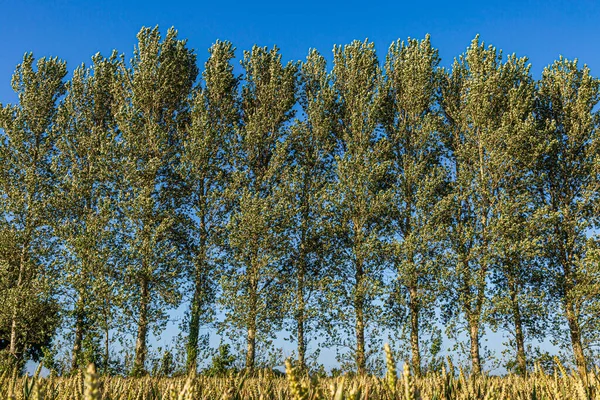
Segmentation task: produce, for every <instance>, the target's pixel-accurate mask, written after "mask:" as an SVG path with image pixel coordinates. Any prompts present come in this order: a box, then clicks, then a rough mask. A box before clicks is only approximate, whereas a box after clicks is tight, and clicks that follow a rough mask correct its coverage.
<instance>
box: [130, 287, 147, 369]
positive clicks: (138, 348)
mask: <svg viewBox="0 0 600 400" xmlns="http://www.w3.org/2000/svg"><path fill="white" fill-rule="evenodd" d="M148 286H149V285H148V280H147V279H146V278H142V280H141V282H140V290H141V293H140V316H139V320H138V332H137V339H136V342H135V362H134V365H133V374H134V375H142V374H144V373H145V363H146V354H147V351H148V349H147V344H146V338H147V335H148V305H149V303H150V294H149V290H148V289H149V288H148Z"/></svg>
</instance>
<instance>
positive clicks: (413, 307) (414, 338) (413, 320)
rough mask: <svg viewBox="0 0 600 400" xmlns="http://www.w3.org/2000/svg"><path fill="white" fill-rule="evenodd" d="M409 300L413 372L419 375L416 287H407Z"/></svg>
mask: <svg viewBox="0 0 600 400" xmlns="http://www.w3.org/2000/svg"><path fill="white" fill-rule="evenodd" d="M409 294H410V300H409V305H408V307H409V309H410V347H411V350H412V368H413V374H414V375H415V376H417V377H419V376H421V351H420V349H419V300H418V298H417V287H416V286H411V287H410V288H409Z"/></svg>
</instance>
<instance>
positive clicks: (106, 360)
mask: <svg viewBox="0 0 600 400" xmlns="http://www.w3.org/2000/svg"><path fill="white" fill-rule="evenodd" d="M109 344H110V336H109V329H108V324H107V325H106V328H105V329H104V373H105V374H107V375H108V366H109V364H110V353H109V347H108V346H109Z"/></svg>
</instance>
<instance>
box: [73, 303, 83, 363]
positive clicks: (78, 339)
mask: <svg viewBox="0 0 600 400" xmlns="http://www.w3.org/2000/svg"><path fill="white" fill-rule="evenodd" d="M83 324H84V309H83V296H82V295H81V293H80V294H79V298H78V299H77V305H76V310H75V340H74V341H73V354H72V355H71V370H72V371H75V370H77V369H78V368H79V362H80V361H81V344H82V342H83Z"/></svg>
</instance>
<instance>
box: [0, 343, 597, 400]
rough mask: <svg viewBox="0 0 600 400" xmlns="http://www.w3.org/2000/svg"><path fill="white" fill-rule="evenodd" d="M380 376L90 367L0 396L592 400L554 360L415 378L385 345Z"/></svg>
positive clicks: (24, 399) (592, 391)
mask: <svg viewBox="0 0 600 400" xmlns="http://www.w3.org/2000/svg"><path fill="white" fill-rule="evenodd" d="M386 354H387V360H386V364H387V373H386V376H385V377H383V378H379V377H374V376H364V377H350V376H342V377H337V378H321V379H317V378H314V377H313V378H311V377H309V376H308V375H306V374H303V373H302V372H301V371H299V370H298V369H297V368H295V367H294V366H293V365H292V363H291V361H290V360H288V361H286V377H280V376H277V375H275V374H274V373H273V372H272V371H256V372H255V373H254V374H253V375H252V376H250V375H249V374H245V373H238V374H232V375H231V376H226V377H206V376H202V375H190V376H187V377H174V378H157V377H150V376H148V377H142V378H127V377H108V376H106V377H105V376H100V375H98V374H97V373H96V368H95V366H94V365H93V364H90V365H89V366H88V368H87V370H86V371H81V370H80V371H78V373H77V374H75V375H73V376H70V377H57V376H53V375H50V376H48V377H41V376H40V374H39V369H38V371H36V373H35V374H34V375H33V376H23V377H20V376H17V374H16V373H13V374H10V373H4V374H3V375H2V376H1V377H0V398H1V399H8V400H67V399H68V400H71V399H74V400H75V399H76V400H80V399H83V400H116V399H123V400H167V399H168V400H196V399H197V400H209V399H219V400H242V399H248V400H270V399H273V400H275V399H277V400H283V399H293V400H317V399H321V400H325V399H331V400H367V399H370V400H395V399H398V400H400V399H402V400H455V399H456V400H459V399H460V400H475V399H484V400H513V399H514V400H597V399H600V389H599V382H600V381H599V376H600V374H599V371H598V370H592V371H588V372H587V373H586V374H585V375H582V374H580V373H578V372H575V371H570V372H569V371H567V370H566V369H565V367H564V366H563V365H561V364H560V362H559V361H558V360H556V368H555V370H554V372H553V373H552V374H548V373H545V372H544V371H543V370H542V369H541V368H540V367H539V366H536V367H535V368H534V370H533V371H532V372H531V373H529V374H528V376H526V377H521V376H517V375H507V376H503V377H499V376H487V375H483V376H478V377H471V376H467V375H465V374H464V373H463V371H462V370H461V369H458V370H457V369H455V368H454V367H453V366H452V365H450V366H449V368H443V369H442V371H441V372H439V373H429V374H427V375H425V376H423V377H420V378H416V377H413V376H412V375H411V374H410V371H409V369H408V366H407V365H405V367H404V370H403V372H402V373H401V374H400V377H398V373H397V371H396V367H395V365H396V363H395V361H394V358H393V355H392V353H391V352H390V351H389V348H388V347H386Z"/></svg>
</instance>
